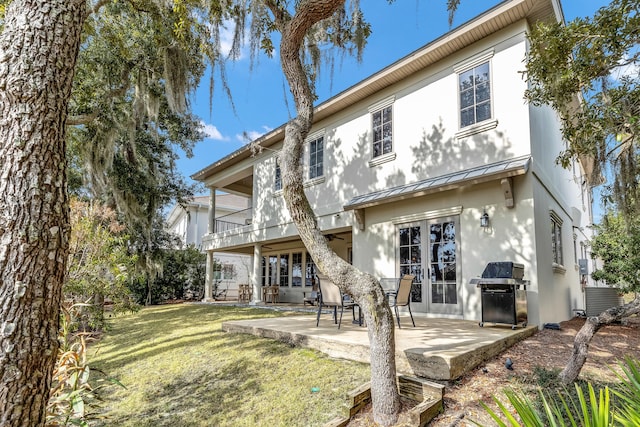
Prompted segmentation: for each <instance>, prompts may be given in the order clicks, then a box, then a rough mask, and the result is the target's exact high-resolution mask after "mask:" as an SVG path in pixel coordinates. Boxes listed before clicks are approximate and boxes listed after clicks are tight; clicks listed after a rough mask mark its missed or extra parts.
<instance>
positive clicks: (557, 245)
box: [551, 212, 563, 266]
mask: <svg viewBox="0 0 640 427" xmlns="http://www.w3.org/2000/svg"><path fill="white" fill-rule="evenodd" d="M551 253H552V257H553V259H552V261H553V263H554V264H556V265H558V266H562V265H563V260H562V219H560V217H558V215H556V214H555V212H552V213H551Z"/></svg>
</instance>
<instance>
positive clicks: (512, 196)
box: [193, 0, 592, 325]
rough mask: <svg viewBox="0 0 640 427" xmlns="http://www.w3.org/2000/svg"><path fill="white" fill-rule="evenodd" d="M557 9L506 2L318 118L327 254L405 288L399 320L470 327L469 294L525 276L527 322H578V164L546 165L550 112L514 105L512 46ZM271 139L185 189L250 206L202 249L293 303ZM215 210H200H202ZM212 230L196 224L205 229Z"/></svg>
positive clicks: (296, 298)
mask: <svg viewBox="0 0 640 427" xmlns="http://www.w3.org/2000/svg"><path fill="white" fill-rule="evenodd" d="M563 19H564V18H563V15H562V9H561V4H560V3H559V1H558V0H509V1H505V2H502V3H500V4H498V5H497V6H495V7H494V8H492V9H490V10H488V11H486V12H485V13H483V14H481V15H479V16H477V17H476V18H474V19H472V20H471V21H469V22H467V23H465V24H463V25H461V26H460V27H458V28H456V29H454V30H452V31H450V32H449V33H447V34H445V35H443V36H442V37H440V38H438V39H436V40H434V41H432V42H431V43H429V44H427V45H426V46H424V47H422V48H420V49H418V50H417V51H415V52H413V53H411V54H410V55H408V56H406V57H405V58H402V59H400V60H398V61H396V62H395V63H393V64H391V65H389V66H388V67H386V68H384V69H382V70H380V71H379V72H377V73H375V74H373V75H372V76H370V77H369V78H367V79H365V80H363V81H361V82H360V83H357V84H356V85H354V86H353V87H350V88H349V89H347V90H345V91H343V92H342V93H339V94H338V95H336V96H334V97H332V98H330V99H328V100H326V101H324V102H322V103H320V104H319V105H317V107H316V109H315V116H314V126H313V129H312V131H311V133H310V134H309V136H308V139H307V141H306V145H305V147H304V156H303V162H304V173H305V191H306V194H307V196H308V198H309V201H310V203H311V205H312V207H313V209H314V211H315V212H316V215H317V220H318V224H319V226H320V227H321V229H322V230H323V231H324V234H325V236H326V237H327V238H328V239H329V240H330V243H331V245H332V247H333V248H334V249H335V251H336V252H337V253H338V254H339V255H340V256H342V257H343V258H344V259H346V260H348V261H349V262H351V263H353V265H355V266H356V267H358V268H360V269H362V270H364V271H367V272H369V273H371V274H373V275H374V276H376V277H379V278H381V280H382V281H383V284H384V285H386V286H393V283H394V280H395V279H393V278H397V277H399V276H400V275H402V274H404V273H412V274H415V275H416V280H415V283H414V286H413V291H412V303H411V307H412V311H413V312H414V313H416V312H422V313H424V315H425V316H438V317H450V318H460V319H473V320H480V319H481V292H480V290H479V289H478V288H477V287H476V286H475V285H474V284H472V283H470V281H471V279H472V278H474V277H477V276H479V275H480V274H481V273H482V271H483V269H484V267H485V266H486V264H487V263H488V262H491V261H512V262H517V263H521V264H523V265H524V271H525V279H527V280H529V281H530V284H529V286H528V287H527V299H528V314H529V323H530V324H537V325H542V324H543V323H545V322H558V321H561V320H565V319H568V318H570V317H571V316H572V310H573V309H579V308H583V306H584V303H583V286H584V285H585V281H586V280H588V278H587V275H586V274H584V273H585V272H584V270H581V269H580V268H579V265H581V264H583V262H582V261H580V260H586V259H589V256H588V253H587V252H588V240H589V239H588V237H589V236H588V229H587V226H588V225H589V224H590V223H591V218H592V213H591V188H590V187H589V186H588V183H587V182H588V180H587V176H588V175H589V173H590V170H589V165H588V164H581V163H580V162H575V163H573V164H572V165H571V167H570V168H569V169H563V168H561V167H559V166H557V165H556V163H555V160H556V156H557V155H558V154H559V153H560V152H561V150H563V149H564V148H565V146H566V145H565V144H566V142H565V141H563V139H562V137H561V133H560V130H559V129H560V123H559V120H558V117H557V116H556V114H555V113H554V111H553V110H552V109H550V108H547V107H535V106H532V105H529V104H527V103H526V102H525V101H524V99H523V95H524V92H525V90H526V89H527V83H526V81H525V80H524V79H523V76H522V73H521V71H522V70H523V69H524V64H523V60H524V58H525V56H526V54H527V36H526V34H527V31H528V30H529V29H530V28H531V26H533V25H535V23H536V22H537V21H539V20H555V21H562V20H563ZM283 136H284V125H283V126H281V127H279V128H277V129H275V130H273V131H272V132H270V133H268V134H266V135H264V136H262V137H260V138H259V139H258V140H257V142H258V143H259V144H260V145H261V146H262V147H263V148H264V149H263V150H262V152H261V153H259V154H257V155H253V154H252V152H251V150H250V148H249V147H248V146H246V147H243V148H241V149H239V150H237V151H236V152H234V153H232V154H230V155H228V156H226V157H224V158H222V159H220V160H218V161H216V162H214V163H212V164H211V165H210V166H208V167H206V168H204V169H203V170H201V171H199V172H197V173H196V174H194V175H193V178H194V179H197V180H199V181H202V182H203V183H204V184H205V185H206V186H207V187H208V188H209V189H210V192H211V198H212V199H214V198H215V197H216V191H219V190H222V191H225V192H229V193H235V194H242V195H245V196H247V197H250V198H251V199H252V205H251V206H252V215H251V218H252V220H251V224H248V225H246V226H244V227H243V228H238V229H234V230H227V231H222V232H214V231H213V226H212V225H211V226H210V229H209V231H210V232H209V233H208V234H206V235H205V236H204V238H203V248H204V249H205V250H206V251H207V252H208V253H209V254H210V259H212V258H211V257H212V255H211V254H213V252H214V251H224V252H233V253H242V254H247V255H250V256H252V272H251V282H252V285H253V287H254V292H253V298H254V300H255V301H256V302H257V301H259V300H260V298H261V295H262V293H261V292H260V287H261V286H264V285H268V284H279V285H280V286H281V288H280V298H281V300H284V301H291V302H301V301H302V299H303V293H304V292H305V291H308V290H309V286H310V285H311V280H310V279H311V277H312V276H313V274H314V273H315V265H314V263H313V259H312V258H311V257H310V256H309V254H308V253H307V251H306V249H305V247H304V245H303V244H302V242H301V241H300V239H299V237H298V234H297V232H296V227H295V225H294V224H293V222H292V220H291V217H290V215H289V212H288V211H287V208H286V206H285V202H284V199H283V197H282V191H281V188H282V182H281V180H280V170H279V165H278V162H277V159H276V157H277V156H276V154H277V152H278V150H279V149H280V148H281V146H282V141H283ZM212 204H213V205H214V206H215V201H213V202H212ZM213 221H215V218H214V216H213V215H210V218H209V222H210V223H211V224H213Z"/></svg>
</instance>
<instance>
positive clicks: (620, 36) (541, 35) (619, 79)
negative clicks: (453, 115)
mask: <svg viewBox="0 0 640 427" xmlns="http://www.w3.org/2000/svg"><path fill="white" fill-rule="evenodd" d="M639 12H640V0H613V1H612V2H611V3H610V4H609V5H607V6H605V7H603V8H601V9H599V10H598V11H597V12H596V13H595V15H594V16H593V18H578V19H575V20H574V21H572V22H569V23H567V24H566V25H563V24H561V23H550V22H541V23H539V24H537V26H536V27H534V28H533V29H532V30H531V32H530V34H529V40H530V52H529V56H528V58H527V64H526V65H527V70H526V76H527V81H528V83H529V85H530V88H529V90H528V91H527V93H526V97H527V99H528V100H529V101H530V102H531V103H532V104H534V105H550V106H551V107H552V108H553V109H554V110H555V111H556V112H557V113H558V114H559V116H560V119H561V124H562V134H563V136H564V138H565V139H566V140H567V142H568V147H567V149H566V150H565V152H563V153H560V156H559V157H558V161H559V163H560V164H562V165H563V166H567V165H568V164H569V160H570V159H571V158H573V157H578V158H579V159H580V160H581V164H582V165H583V167H584V170H583V172H584V173H585V174H586V175H585V177H584V179H585V180H586V181H587V182H588V183H589V184H591V185H596V184H600V183H601V182H602V176H603V175H606V176H607V177H609V178H611V182H609V183H608V184H607V185H606V187H605V191H604V193H603V194H604V201H605V202H606V203H605V204H606V205H610V204H611V203H613V207H615V209H617V210H618V211H619V212H620V213H621V214H622V218H617V217H612V216H609V217H608V219H606V220H605V222H604V223H603V225H602V226H601V229H600V232H601V233H602V236H601V237H598V238H597V239H596V243H595V245H596V248H595V249H594V254H596V255H597V254H601V255H602V257H603V259H604V260H605V267H604V269H603V270H602V271H601V272H599V273H596V276H595V277H602V278H604V277H606V278H607V280H608V282H609V283H611V284H615V283H621V284H625V285H624V286H627V285H629V284H631V283H633V282H634V281H633V280H631V281H629V280H630V279H631V277H630V276H629V275H627V274H626V271H625V270H626V269H628V267H630V266H632V265H633V262H627V261H623V262H622V264H624V265H621V261H622V258H621V256H622V254H625V255H631V254H633V253H635V252H633V248H632V247H628V246H627V245H629V244H631V245H634V244H635V243H634V242H632V241H629V240H628V239H627V238H626V237H625V236H623V233H622V232H621V230H620V229H619V226H621V223H620V222H619V221H622V219H624V222H626V228H627V232H628V233H629V234H630V235H631V236H633V235H634V234H635V231H634V230H637V228H636V226H635V225H634V223H635V221H636V220H635V217H636V216H637V215H638V214H640V205H639V204H638V195H639V193H638V179H639V178H640V169H639V167H638V131H639V130H640V128H639V124H640V121H639V120H638V119H639V113H640V87H639V86H638V83H639V82H640V79H639V77H640V76H639V74H638V72H639V70H640V68H639V67H640V51H638V49H637V46H638V41H639V39H638V27H639V26H640V13H639ZM632 238H635V237H632ZM616 240H617V242H616ZM609 245H613V246H615V247H616V249H617V250H621V252H619V253H618V254H613V253H607V252H606V250H602V249H601V248H603V247H607V246H609ZM631 259H633V257H632V258H631ZM639 309H640V299H638V298H636V299H635V300H634V301H633V302H632V303H630V304H627V305H625V306H623V307H614V308H612V309H610V310H607V311H605V312H603V313H602V314H600V315H599V316H597V317H592V318H589V319H588V320H587V322H586V323H585V325H584V327H583V328H582V329H581V330H580V331H579V332H578V334H577V335H576V338H575V341H574V350H573V353H572V356H571V358H570V360H569V361H568V362H567V366H566V367H565V369H564V370H563V371H562V372H561V374H560V377H561V379H562V381H563V382H565V383H570V382H573V381H574V380H575V379H576V378H577V377H578V374H579V373H580V369H581V368H582V366H583V364H584V361H585V360H586V356H587V350H588V346H589V341H590V340H591V338H592V337H593V334H595V332H596V331H597V330H598V329H599V328H600V327H601V326H602V325H604V324H607V323H611V322H614V321H617V320H620V319H622V318H624V317H627V316H629V315H632V314H634V313H637V312H638V311H639Z"/></svg>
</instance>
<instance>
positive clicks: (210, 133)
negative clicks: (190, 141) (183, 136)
mask: <svg viewBox="0 0 640 427" xmlns="http://www.w3.org/2000/svg"><path fill="white" fill-rule="evenodd" d="M200 130H201V131H202V132H204V135H205V138H207V139H213V140H215V141H228V140H229V137H226V136H223V135H222V133H220V131H219V130H218V128H217V127H215V126H214V125H211V124H208V123H205V122H200Z"/></svg>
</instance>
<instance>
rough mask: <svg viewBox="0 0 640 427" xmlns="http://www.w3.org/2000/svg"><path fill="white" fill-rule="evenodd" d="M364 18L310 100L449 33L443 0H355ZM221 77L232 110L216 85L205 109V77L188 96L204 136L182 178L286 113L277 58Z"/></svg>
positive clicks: (578, 11) (582, 7) (581, 7)
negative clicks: (361, 39)
mask: <svg viewBox="0 0 640 427" xmlns="http://www.w3.org/2000/svg"><path fill="white" fill-rule="evenodd" d="M497 3H499V1H496V0H462V1H461V5H460V8H459V9H458V12H457V13H456V15H455V19H454V22H453V27H456V26H458V25H460V24H462V23H464V22H466V21H468V20H469V19H471V18H473V17H474V16H476V15H478V14H480V13H482V12H483V11H484V10H487V9H489V8H491V7H492V6H494V5H495V4H497ZM608 3H609V1H606V0H562V8H563V12H564V15H565V19H566V20H567V21H570V20H572V19H574V18H576V17H584V16H592V15H593V13H594V12H595V11H596V10H597V9H598V8H600V7H602V6H604V5H606V4H608ZM361 7H362V8H363V11H364V14H365V17H366V19H367V20H368V21H369V22H370V23H371V27H372V31H373V33H372V35H371V37H370V38H369V41H368V43H367V46H366V48H365V51H364V55H363V60H362V62H361V63H358V62H357V61H356V60H355V58H353V57H347V56H345V57H344V58H336V59H335V62H334V69H333V76H332V75H331V72H330V70H328V69H326V68H325V69H324V70H323V71H322V73H323V74H321V76H320V78H319V81H318V82H317V88H316V89H317V94H318V101H319V102H322V101H325V100H326V99H328V98H330V97H331V96H334V95H336V94H338V93H340V92H342V91H343V90H345V89H347V88H349V87H350V86H352V85H354V84H356V83H358V82H359V81H361V80H363V79H364V78H366V77H368V76H370V75H371V74H373V73H375V72H377V71H378V70H380V69H382V68H384V67H385V66H387V65H389V64H391V63H393V62H395V61H397V60H398V59H400V58H402V57H404V56H406V55H408V54H409V53H411V52H413V51H414V50H416V49H418V48H420V47H421V46H423V45H425V44H427V43H429V42H430V41H432V40H433V39H435V38H437V37H439V36H441V35H442V34H444V33H446V32H447V31H449V30H450V27H449V24H448V14H447V11H446V0H422V1H417V0H396V1H395V2H394V3H393V4H392V5H389V4H388V2H387V1H386V0H361ZM227 74H228V82H229V86H230V87H231V91H232V95H233V101H234V104H235V107H236V112H235V113H234V112H233V110H232V108H231V104H230V102H229V100H228V98H227V97H226V95H224V94H223V93H222V90H220V86H221V85H220V84H217V85H216V87H215V89H216V90H215V91H214V98H213V101H212V108H211V109H210V103H209V77H208V76H206V77H205V78H204V79H203V83H202V86H201V87H200V88H199V89H198V90H197V91H196V93H195V94H194V95H193V96H192V98H191V107H192V109H193V112H194V113H195V114H196V115H198V116H199V117H200V118H201V119H202V122H203V124H204V127H205V132H206V133H207V135H208V137H207V138H206V139H204V140H203V141H201V142H199V143H198V144H197V145H196V147H195V149H194V156H193V158H191V159H187V158H186V157H185V156H184V155H183V154H182V153H179V154H180V155H181V159H180V160H179V161H178V168H179V169H180V171H181V172H182V173H183V175H185V176H186V177H187V179H189V176H190V175H192V174H193V173H195V172H197V171H199V170H201V169H202V168H205V167H206V166H208V165H209V164H211V163H213V162H215V161H217V160H219V159H220V158H222V157H224V156H226V155H227V154H229V153H231V152H233V151H235V150H237V149H238V148H240V147H242V146H243V145H244V144H246V142H247V141H246V140H245V139H244V138H243V133H245V134H247V135H250V136H251V137H252V138H255V137H258V136H259V135H262V134H264V133H266V132H268V131H270V130H272V129H275V128H277V127H278V126H280V125H282V124H284V123H285V122H286V121H287V120H288V119H289V118H290V117H291V116H292V115H294V113H295V112H294V106H293V104H292V103H290V102H289V103H287V102H286V101H285V93H288V89H287V87H286V82H285V79H284V77H283V76H282V72H281V71H280V67H279V61H278V57H277V55H275V56H274V57H273V58H268V57H266V56H261V57H260V58H259V62H258V63H257V64H254V68H253V70H251V69H250V60H249V56H248V54H246V55H244V56H243V57H242V58H241V59H240V60H239V61H238V62H236V63H229V64H228V69H227Z"/></svg>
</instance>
